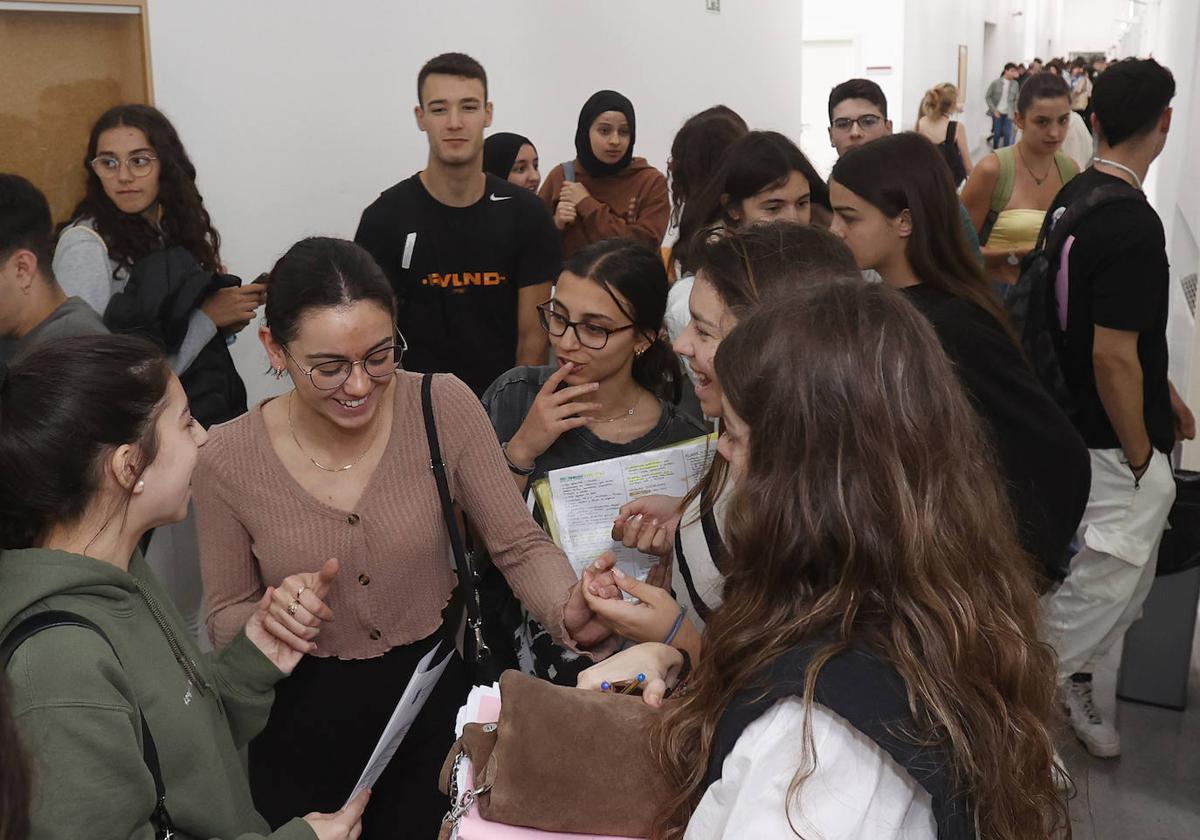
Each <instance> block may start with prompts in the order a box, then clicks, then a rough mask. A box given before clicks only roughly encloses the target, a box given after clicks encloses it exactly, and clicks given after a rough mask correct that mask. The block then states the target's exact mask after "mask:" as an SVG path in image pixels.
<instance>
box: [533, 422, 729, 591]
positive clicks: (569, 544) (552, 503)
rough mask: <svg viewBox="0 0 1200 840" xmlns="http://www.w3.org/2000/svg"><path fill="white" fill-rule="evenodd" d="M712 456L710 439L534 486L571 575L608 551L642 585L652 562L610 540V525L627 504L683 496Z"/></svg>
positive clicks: (575, 470) (576, 470)
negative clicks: (656, 498)
mask: <svg viewBox="0 0 1200 840" xmlns="http://www.w3.org/2000/svg"><path fill="white" fill-rule="evenodd" d="M714 450H715V443H714V441H713V439H712V437H711V436H709V437H701V438H695V439H693V440H689V441H686V442H684V443H681V444H677V445H676V446H672V447H668V448H666V449H656V450H654V451H651V452H641V453H638V454H636V455H626V456H624V457H621V458H612V459H609V460H607V461H596V462H594V463H591V464H581V465H579V466H576V467H564V468H562V469H558V470H553V471H552V472H550V474H549V475H548V476H547V478H546V479H543V480H542V481H539V482H537V484H535V485H534V488H533V489H534V493H535V494H536V496H537V500H538V502H539V503H540V504H541V506H542V510H543V511H544V512H545V514H546V522H547V524H548V526H549V529H550V535H551V536H552V537H553V538H554V541H555V542H556V543H558V545H559V547H560V548H562V550H563V552H564V553H565V554H566V555H567V559H569V560H570V561H571V565H572V566H574V568H575V571H576V573H577V574H580V573H582V571H583V569H584V568H585V567H586V566H587V565H588V564H589V563H591V562H592V560H594V559H595V558H596V557H597V556H598V555H600V554H602V553H603V552H605V551H611V552H613V554H615V555H616V558H617V566H618V567H619V568H620V569H621V571H623V572H624V573H625V574H627V575H630V576H631V577H636V578H637V579H639V580H645V578H646V575H647V573H648V572H649V571H650V569H651V568H652V567H653V566H655V565H656V564H657V563H658V558H657V557H654V556H650V555H646V554H642V553H641V552H639V551H637V550H635V549H632V548H627V547H626V546H624V545H622V544H621V543H619V542H617V541H616V540H614V539H613V538H612V526H613V521H614V520H615V519H616V518H617V516H618V514H619V513H620V510H621V506H622V505H624V504H626V503H627V502H629V501H631V500H633V499H637V498H641V497H643V496H649V495H667V496H683V495H685V494H686V493H687V492H688V490H690V489H691V488H692V487H693V486H695V484H696V482H697V481H699V479H700V477H701V476H702V475H703V474H704V471H705V470H706V469H707V468H708V463H709V460H710V459H711V457H712V453H713V451H714Z"/></svg>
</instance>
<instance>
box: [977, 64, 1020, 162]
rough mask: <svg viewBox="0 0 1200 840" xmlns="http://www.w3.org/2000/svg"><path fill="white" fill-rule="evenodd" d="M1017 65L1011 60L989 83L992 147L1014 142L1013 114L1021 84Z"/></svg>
mask: <svg viewBox="0 0 1200 840" xmlns="http://www.w3.org/2000/svg"><path fill="white" fill-rule="evenodd" d="M1018 73H1019V71H1018V70H1017V65H1015V64H1013V63H1012V62H1011V61H1010V62H1009V63H1008V64H1005V65H1004V72H1003V73H1001V74H1000V78H998V79H994V80H993V81H992V83H991V84H990V85H988V89H987V94H986V95H985V96H984V100H985V101H986V102H987V107H988V116H989V117H991V118H992V148H993V149H999V148H1002V147H1003V146H1011V145H1012V144H1013V116H1015V115H1016V113H1017V96H1018V95H1019V94H1020V85H1018V84H1017V75H1018Z"/></svg>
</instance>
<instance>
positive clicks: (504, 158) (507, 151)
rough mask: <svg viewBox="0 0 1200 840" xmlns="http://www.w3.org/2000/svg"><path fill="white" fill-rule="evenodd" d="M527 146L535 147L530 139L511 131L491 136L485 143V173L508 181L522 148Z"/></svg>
mask: <svg viewBox="0 0 1200 840" xmlns="http://www.w3.org/2000/svg"><path fill="white" fill-rule="evenodd" d="M527 144H528V145H530V146H533V143H532V142H530V140H529V138H528V137H522V136H521V135H520V134H513V133H512V132H510V131H501V132H498V133H496V134H493V135H491V136H490V137H488V138H487V139H486V140H484V141H483V171H484V172H486V173H488V174H489V175H495V176H496V177H497V178H503V179H504V180H506V181H507V180H508V173H510V172H512V168H513V164H514V163H516V162H517V155H519V154H520V153H521V147H522V146H524V145H527ZM534 148H535V149H536V148H537V147H536V146H534Z"/></svg>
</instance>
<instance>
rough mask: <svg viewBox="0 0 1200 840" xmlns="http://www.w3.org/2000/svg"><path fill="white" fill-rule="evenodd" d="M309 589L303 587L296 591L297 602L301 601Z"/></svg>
mask: <svg viewBox="0 0 1200 840" xmlns="http://www.w3.org/2000/svg"><path fill="white" fill-rule="evenodd" d="M307 589H308V587H307V586H301V587H300V588H299V589H297V590H296V600H297V601H299V600H300V596H301V595H303V594H304V592H305V590H307Z"/></svg>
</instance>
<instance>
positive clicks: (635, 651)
mask: <svg viewBox="0 0 1200 840" xmlns="http://www.w3.org/2000/svg"><path fill="white" fill-rule="evenodd" d="M681 667H683V654H681V653H680V652H679V651H677V650H676V649H675V648H673V647H669V646H667V645H660V644H657V643H649V644H643V645H634V646H633V647H631V648H628V649H626V650H623V651H621V652H620V653H617V654H613V655H612V656H610V657H609V658H608V659H606V660H604V661H603V662H601V663H599V664H596V665H593V666H592V667H591V668H588V669H587V670H586V671H584V672H583V673H581V674H580V675H579V677H578V679H577V680H576V681H575V685H576V686H578V687H579V688H583V689H587V690H589V691H602V690H603V685H604V683H610V684H611V683H615V682H620V681H622V680H633V679H637V676H638V674H644V675H645V676H646V682H645V683H643V688H642V700H643V701H644V702H645V703H646V705H647V706H653V707H654V708H659V707H660V706H662V701H663V696H664V695H665V694H666V693H667V688H668V686H670V685H673V684H674V683H675V680H676V679H677V677H678V675H679V669H680V668H681Z"/></svg>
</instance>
